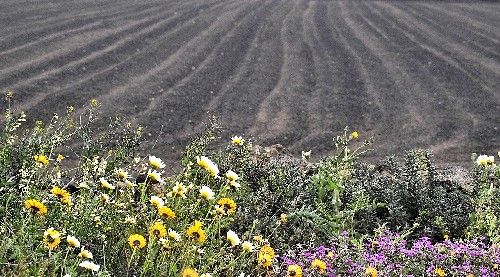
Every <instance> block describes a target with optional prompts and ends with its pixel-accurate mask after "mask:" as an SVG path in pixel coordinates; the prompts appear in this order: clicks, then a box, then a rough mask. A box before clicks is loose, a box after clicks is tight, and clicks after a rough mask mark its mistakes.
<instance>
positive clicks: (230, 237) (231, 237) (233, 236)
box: [226, 230, 241, 246]
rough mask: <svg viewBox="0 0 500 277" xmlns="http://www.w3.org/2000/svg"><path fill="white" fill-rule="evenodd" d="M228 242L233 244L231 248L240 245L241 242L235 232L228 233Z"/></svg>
mask: <svg viewBox="0 0 500 277" xmlns="http://www.w3.org/2000/svg"><path fill="white" fill-rule="evenodd" d="M226 237H227V240H228V241H229V242H230V243H231V246H236V245H240V243H241V240H240V238H239V237H238V234H236V233H235V232H234V231H233V230H229V231H227V235H226Z"/></svg>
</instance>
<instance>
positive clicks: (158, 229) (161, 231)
mask: <svg viewBox="0 0 500 277" xmlns="http://www.w3.org/2000/svg"><path fill="white" fill-rule="evenodd" d="M149 234H150V235H151V236H152V237H155V238H163V237H164V236H165V235H166V234H167V229H165V226H163V223H161V222H155V223H154V224H153V225H152V226H151V228H149Z"/></svg>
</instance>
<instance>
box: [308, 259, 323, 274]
mask: <svg viewBox="0 0 500 277" xmlns="http://www.w3.org/2000/svg"><path fill="white" fill-rule="evenodd" d="M311 267H312V268H313V269H314V270H316V271H318V272H319V273H321V274H323V273H325V272H326V263H325V262H324V261H322V260H320V259H314V260H313V261H312V262H311Z"/></svg>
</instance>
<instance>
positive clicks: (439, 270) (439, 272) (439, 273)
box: [434, 267, 446, 277]
mask: <svg viewBox="0 0 500 277" xmlns="http://www.w3.org/2000/svg"><path fill="white" fill-rule="evenodd" d="M434 273H436V276H438V277H444V276H446V273H445V272H444V270H443V269H442V268H440V267H437V268H436V269H435V270H434Z"/></svg>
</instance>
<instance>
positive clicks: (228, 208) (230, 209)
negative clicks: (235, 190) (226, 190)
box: [217, 198, 236, 214]
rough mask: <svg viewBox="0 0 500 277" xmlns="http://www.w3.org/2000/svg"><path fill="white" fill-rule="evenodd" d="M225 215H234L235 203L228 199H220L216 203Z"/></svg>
mask: <svg viewBox="0 0 500 277" xmlns="http://www.w3.org/2000/svg"><path fill="white" fill-rule="evenodd" d="M217 204H219V205H220V206H221V207H223V208H224V211H225V212H226V213H227V214H234V213H235V212H236V203H235V202H234V201H233V200H232V199H230V198H221V199H219V201H217Z"/></svg>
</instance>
